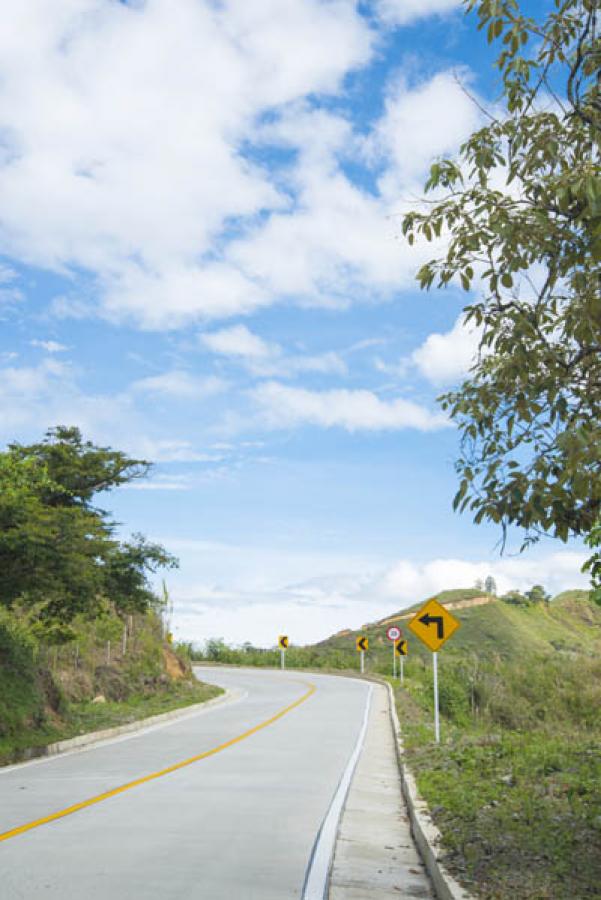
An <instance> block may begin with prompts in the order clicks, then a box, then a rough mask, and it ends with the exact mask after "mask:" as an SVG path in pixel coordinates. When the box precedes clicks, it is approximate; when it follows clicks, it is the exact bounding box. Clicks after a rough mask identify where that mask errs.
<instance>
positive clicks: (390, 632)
mask: <svg viewBox="0 0 601 900" xmlns="http://www.w3.org/2000/svg"><path fill="white" fill-rule="evenodd" d="M400 636H401V629H400V628H397V626H396V625H391V626H390V628H388V629H387V630H386V637H387V638H388V640H389V641H398V639H399V638H400Z"/></svg>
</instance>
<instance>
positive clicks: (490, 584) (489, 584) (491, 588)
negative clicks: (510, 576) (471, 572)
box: [484, 575, 497, 597]
mask: <svg viewBox="0 0 601 900" xmlns="http://www.w3.org/2000/svg"><path fill="white" fill-rule="evenodd" d="M484 590H485V591H486V593H487V594H492V595H493V596H494V597H496V595H497V582H496V581H495V579H494V578H493V577H492V575H489V576H488V578H487V579H486V581H485V582H484Z"/></svg>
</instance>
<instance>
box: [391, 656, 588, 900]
mask: <svg viewBox="0 0 601 900" xmlns="http://www.w3.org/2000/svg"><path fill="white" fill-rule="evenodd" d="M441 662H442V665H441V666H440V679H441V708H442V743H441V744H440V745H438V746H437V745H436V744H434V743H433V740H432V738H433V734H432V732H433V726H432V701H431V674H430V670H429V667H426V666H419V665H414V667H413V670H412V671H411V670H409V669H408V672H409V678H408V679H407V681H406V687H404V688H403V689H400V688H399V687H398V686H397V688H396V700H397V708H398V712H399V718H400V721H401V728H402V732H403V738H404V742H405V748H406V752H407V761H408V764H409V766H410V768H411V769H412V770H413V772H414V774H415V776H416V781H417V784H418V788H419V790H420V793H421V794H422V796H423V798H424V799H425V800H426V802H427V803H428V805H429V807H430V811H431V813H432V816H433V819H434V821H435V822H436V824H437V825H438V827H439V828H440V830H441V832H442V835H443V842H444V848H445V851H446V865H447V866H448V868H449V869H450V870H451V871H452V872H453V873H454V874H455V875H456V876H457V877H458V878H459V879H460V880H461V881H462V882H463V883H464V884H465V886H466V887H467V888H468V889H469V890H471V891H472V893H474V894H475V895H476V896H478V897H481V898H484V900H509V898H511V900H584V898H589V897H590V898H592V897H601V789H600V788H601V755H600V754H599V741H600V738H601V664H600V663H599V662H597V661H596V660H593V659H589V658H586V657H582V658H571V659H569V658H565V659H553V658H552V659H549V658H548V657H538V658H537V657H534V658H533V657H530V658H529V659H528V660H527V661H521V662H520V663H519V664H518V663H516V662H513V661H511V662H502V661H497V662H496V663H482V664H481V668H480V670H479V672H478V673H477V674H476V676H475V677H472V680H471V682H470V681H469V680H468V679H466V678H465V669H462V668H461V660H459V659H457V658H452V657H451V658H445V656H444V651H443V653H442V654H441ZM474 699H475V706H473V705H472V704H473V703H474Z"/></svg>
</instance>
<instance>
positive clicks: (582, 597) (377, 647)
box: [314, 589, 601, 669]
mask: <svg viewBox="0 0 601 900" xmlns="http://www.w3.org/2000/svg"><path fill="white" fill-rule="evenodd" d="M437 599H438V600H439V602H440V603H442V604H443V605H444V606H446V607H447V608H448V609H450V610H452V612H453V615H454V616H455V617H456V618H457V619H459V621H460V622H461V628H460V629H459V630H458V631H457V632H456V633H455V635H454V636H453V638H452V640H450V641H449V643H448V644H447V645H446V646H445V647H444V648H443V650H442V651H441V655H446V654H450V655H458V654H460V655H470V656H471V655H474V654H476V655H477V656H487V657H500V658H501V659H506V660H512V659H516V660H517V659H520V658H522V657H523V655H524V654H525V653H529V654H537V655H539V654H557V653H560V654H574V653H584V654H586V655H593V654H596V653H599V651H601V607H598V606H597V605H595V604H593V603H592V602H591V601H590V600H589V595H588V592H587V591H564V592H563V593H562V594H559V595H558V596H557V597H555V598H553V599H552V600H551V601H550V602H549V603H539V604H536V605H531V606H517V605H511V604H509V603H507V602H505V601H504V600H500V599H497V598H496V597H492V596H490V595H483V594H482V592H481V591H477V590H474V589H465V590H453V591H443V592H441V593H440V594H438V595H437ZM421 606H422V602H419V603H416V604H414V605H413V606H411V607H409V608H408V609H405V610H401V611H399V612H397V613H393V614H392V615H390V616H387V617H386V618H385V619H381V620H379V621H377V622H373V623H370V624H367V625H364V626H363V627H362V628H361V629H358V630H356V631H351V630H346V631H343V632H339V633H338V634H335V635H332V637H330V638H328V639H327V640H325V641H322V642H320V643H319V644H317V645H316V646H315V648H314V650H315V651H316V652H317V653H319V654H323V655H328V654H331V653H332V652H333V651H335V652H336V654H338V655H340V654H344V655H347V654H348V655H349V656H350V654H351V653H355V638H356V636H357V635H358V634H366V635H367V636H368V637H369V641H370V645H369V653H368V654H367V657H368V658H367V660H366V662H367V664H368V667H369V668H371V669H380V668H382V666H384V667H386V666H387V665H388V663H389V659H390V653H391V649H390V644H389V642H388V641H387V639H386V629H387V627H388V625H390V624H393V623H394V624H396V625H398V626H399V628H401V630H402V631H403V634H404V636H405V637H406V638H407V639H408V642H409V657H411V656H413V655H417V656H419V657H421V658H424V659H425V658H427V656H429V651H428V650H427V649H426V648H425V647H424V646H423V645H422V644H421V642H420V641H419V640H418V639H417V638H415V637H413V635H412V634H411V631H409V629H408V628H407V622H408V621H409V620H410V619H411V618H412V616H413V615H414V614H415V612H416V611H417V610H418V609H419V608H420V607H421Z"/></svg>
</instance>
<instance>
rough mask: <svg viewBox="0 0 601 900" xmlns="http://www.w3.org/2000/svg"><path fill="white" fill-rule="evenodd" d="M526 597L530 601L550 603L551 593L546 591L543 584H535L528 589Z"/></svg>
mask: <svg viewBox="0 0 601 900" xmlns="http://www.w3.org/2000/svg"><path fill="white" fill-rule="evenodd" d="M526 598H527V600H528V601H529V602H530V603H548V602H549V600H550V599H551V595H550V594H548V593H547V592H546V590H545V589H544V587H543V586H542V584H535V585H534V586H533V587H531V588H530V590H529V591H526Z"/></svg>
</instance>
